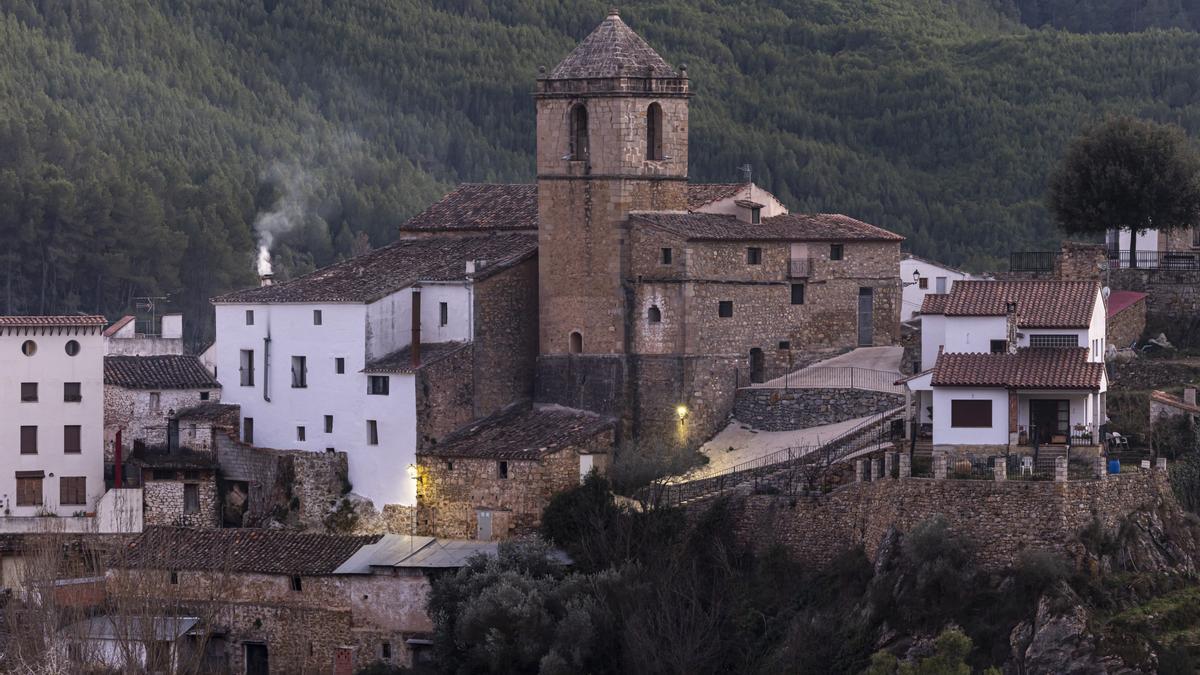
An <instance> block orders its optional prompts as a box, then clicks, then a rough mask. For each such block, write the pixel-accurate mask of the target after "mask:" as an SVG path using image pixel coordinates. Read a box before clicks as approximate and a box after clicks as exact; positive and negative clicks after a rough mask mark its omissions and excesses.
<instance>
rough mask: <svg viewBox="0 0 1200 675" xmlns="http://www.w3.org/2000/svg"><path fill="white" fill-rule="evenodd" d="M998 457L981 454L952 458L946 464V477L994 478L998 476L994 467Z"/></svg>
mask: <svg viewBox="0 0 1200 675" xmlns="http://www.w3.org/2000/svg"><path fill="white" fill-rule="evenodd" d="M996 459H1001V460H1002V458H994V457H984V456H979V455H961V456H958V457H954V458H951V459H950V460H949V462H948V463H947V466H946V477H947V478H953V479H957V480H992V479H994V478H995V477H996V472H995V469H993V468H992V467H993V466H994V463H995V461H996Z"/></svg>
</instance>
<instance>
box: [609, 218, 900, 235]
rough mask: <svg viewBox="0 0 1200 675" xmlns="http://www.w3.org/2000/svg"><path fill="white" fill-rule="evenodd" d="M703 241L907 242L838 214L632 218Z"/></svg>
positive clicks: (885, 231) (882, 230)
mask: <svg viewBox="0 0 1200 675" xmlns="http://www.w3.org/2000/svg"><path fill="white" fill-rule="evenodd" d="M631 218H632V219H634V220H640V221H642V222H645V223H649V224H651V225H654V226H656V227H659V228H662V229H664V230H667V231H669V232H674V233H675V234H678V235H681V236H683V237H686V238H688V239H691V240H699V241H705V240H709V241H772V240H774V241H896V242H899V241H903V240H904V237H902V236H900V235H898V234H896V233H894V232H888V231H887V230H885V229H883V228H879V227H875V226H874V225H868V224H867V223H864V222H862V221H861V220H855V219H853V218H851V217H849V216H843V215H840V214H834V213H819V214H802V213H785V214H783V215H779V216H772V217H770V218H763V219H762V221H761V222H758V223H748V222H745V221H743V220H739V219H738V218H736V217H734V216H731V215H725V214H718V213H679V212H640V213H636V214H633V215H632V216H631Z"/></svg>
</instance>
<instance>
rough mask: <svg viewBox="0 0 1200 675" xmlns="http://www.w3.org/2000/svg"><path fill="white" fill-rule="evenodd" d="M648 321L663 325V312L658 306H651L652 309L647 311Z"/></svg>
mask: <svg viewBox="0 0 1200 675" xmlns="http://www.w3.org/2000/svg"><path fill="white" fill-rule="evenodd" d="M646 320H647V321H649V322H650V323H662V310H660V309H659V308H658V307H657V306H656V305H650V309H648V310H646Z"/></svg>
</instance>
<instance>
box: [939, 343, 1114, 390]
mask: <svg viewBox="0 0 1200 675" xmlns="http://www.w3.org/2000/svg"><path fill="white" fill-rule="evenodd" d="M1087 353H1088V350H1087V349H1085V348H1083V347H1063V348H1051V347H1036V348H1030V347H1025V348H1022V349H1018V350H1017V353H1016V354H961V353H953V354H946V353H942V354H939V355H938V359H937V363H936V364H935V365H934V366H933V380H932V385H933V386H935V387H1004V388H1006V389H1092V390H1095V389H1099V388H1100V383H1101V381H1102V379H1103V377H1104V364H1103V363H1095V362H1091V361H1088V360H1087Z"/></svg>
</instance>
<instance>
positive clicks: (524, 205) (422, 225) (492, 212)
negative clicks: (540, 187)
mask: <svg viewBox="0 0 1200 675" xmlns="http://www.w3.org/2000/svg"><path fill="white" fill-rule="evenodd" d="M537 226H538V204H537V185H534V184H532V183H527V184H516V185H507V184H501V183H463V184H462V185H459V186H458V187H456V188H454V189H453V190H451V191H450V192H449V193H447V194H446V196H444V197H442V198H441V199H439V200H438V201H436V202H434V203H433V204H430V205H429V208H427V209H425V210H424V211H422V212H420V213H418V214H417V215H415V216H413V217H412V218H410V219H409V220H408V222H407V223H405V224H404V225H402V226H400V230H401V232H462V231H476V230H478V231H494V230H495V231H498V230H518V231H529V232H534V231H536V230H537Z"/></svg>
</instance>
